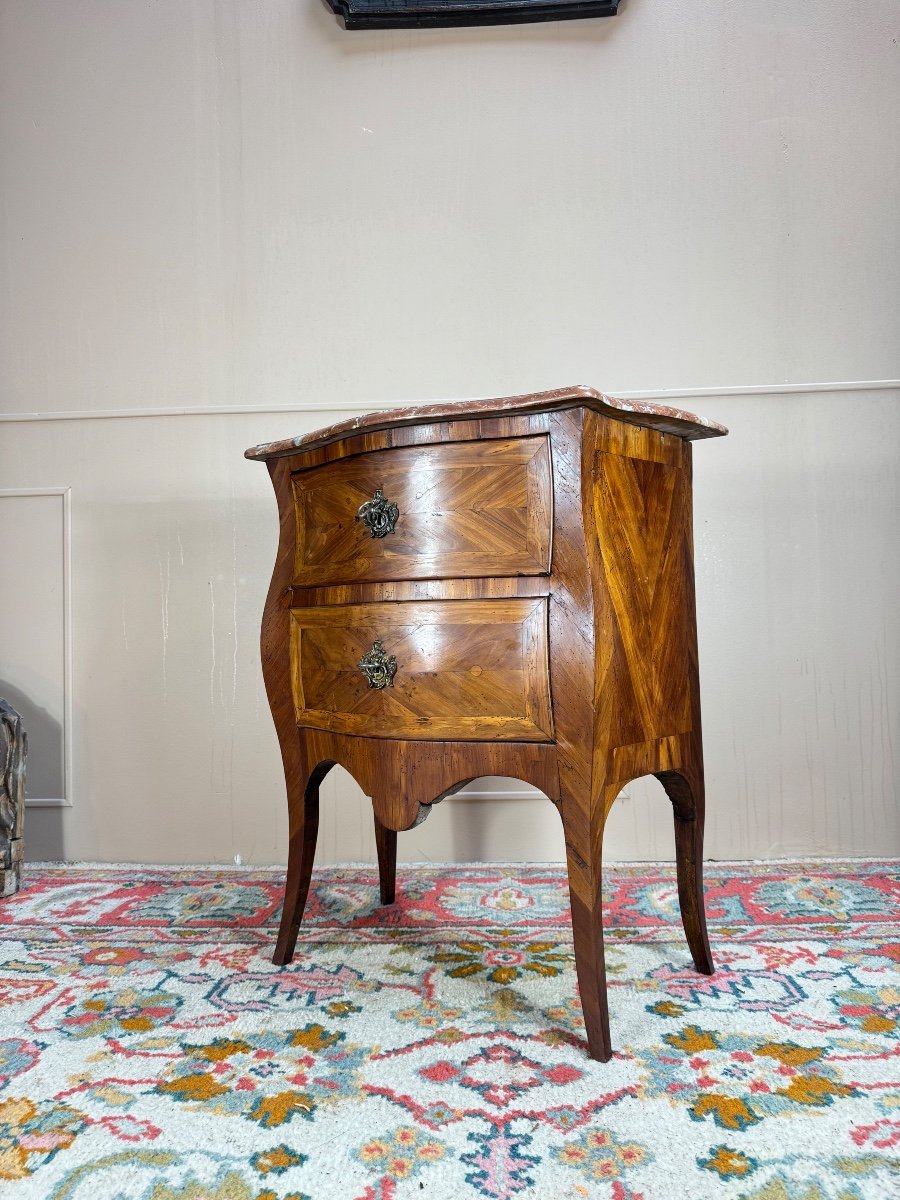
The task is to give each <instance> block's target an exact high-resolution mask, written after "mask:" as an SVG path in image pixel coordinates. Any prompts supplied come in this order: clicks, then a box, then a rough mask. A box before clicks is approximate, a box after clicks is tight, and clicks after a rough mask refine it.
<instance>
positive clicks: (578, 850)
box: [560, 800, 612, 1062]
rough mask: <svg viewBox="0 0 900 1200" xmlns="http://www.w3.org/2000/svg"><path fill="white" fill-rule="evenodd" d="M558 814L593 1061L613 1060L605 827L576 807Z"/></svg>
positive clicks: (563, 808) (567, 806)
mask: <svg viewBox="0 0 900 1200" xmlns="http://www.w3.org/2000/svg"><path fill="white" fill-rule="evenodd" d="M560 811H561V813H562V818H563V830H564V833H565V838H566V863H567V866H568V872H569V899H570V902H571V906H572V933H573V936H574V942H575V971H576V974H577V976H578V990H579V993H580V996H581V1010H582V1012H583V1013H584V1024H585V1030H586V1032H587V1040H588V1046H589V1047H590V1052H591V1058H594V1059H597V1061H598V1062H607V1061H608V1060H609V1059H610V1058H611V1057H612V1043H611V1042H610V1037H609V1006H608V1003H607V997H606V962H605V959H604V955H603V894H602V842H603V829H602V824H600V825H599V826H597V827H592V826H593V824H594V823H593V822H592V821H591V819H590V818H589V817H588V816H586V814H585V813H584V811H583V810H581V809H580V808H579V807H578V806H577V804H575V803H570V804H567V802H566V800H563V802H562V804H561V806H560Z"/></svg>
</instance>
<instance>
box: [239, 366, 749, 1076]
mask: <svg viewBox="0 0 900 1200" xmlns="http://www.w3.org/2000/svg"><path fill="white" fill-rule="evenodd" d="M725 432H726V430H725V429H723V428H722V427H721V426H719V425H715V424H713V423H711V422H708V421H704V420H702V419H701V418H698V417H695V416H693V415H692V414H690V413H684V412H681V411H679V410H677V409H671V408H664V407H661V406H657V405H650V404H632V405H628V404H625V403H624V402H622V401H618V400H615V399H613V398H611V397H607V396H603V395H601V394H600V393H599V392H595V391H594V390H593V389H590V388H582V387H576V388H566V389H560V390H559V391H555V392H543V393H537V394H535V395H530V396H515V397H508V398H504V399H501V400H490V401H468V402H461V403H458V404H444V405H430V406H427V407H422V408H407V409H398V410H396V411H395V412H392V413H373V414H371V415H369V416H367V417H363V418H357V419H355V420H353V421H347V422H344V423H342V424H341V425H336V426H333V427H332V428H331V429H328V430H323V431H320V432H318V433H315V434H311V435H308V436H306V437H302V438H297V439H292V440H289V441H282V442H272V443H269V444H268V445H265V446H257V447H254V448H253V449H251V450H248V451H247V457H248V458H253V459H261V460H264V461H265V462H266V463H267V465H268V468H269V472H270V474H271V477H272V482H273V484H274V487H275V494H276V497H277V499H278V508H279V515H280V524H281V536H280V541H279V546H278V554H277V559H276V563H275V570H274V573H273V576H272V583H271V586H270V589H269V595H268V599H267V601H266V607H265V612H264V615H263V624H262V662H263V673H264V676H265V682H266V689H267V692H268V696H269V703H270V705H271V708H272V715H273V718H274V721H275V726H276V729H277V732H278V737H279V742H280V745H281V753H282V758H283V761H284V770H285V779H286V783H287V793H288V808H289V815H290V849H289V861H288V873H287V883H286V888H285V901H284V911H283V915H282V921H281V928H280V931H279V935H278V943H277V947H276V951H275V961H276V962H279V963H284V962H288V961H289V960H290V958H291V957H292V955H293V951H294V944H295V941H296V938H297V931H298V928H299V925H300V921H301V919H302V916H303V908H304V905H305V902H306V895H307V891H308V888H309V879H310V872H311V871H312V864H313V855H314V853H315V843H316V830H317V825H318V804H319V784H320V783H321V781H322V779H323V777H324V776H325V774H326V773H327V772H328V770H329V769H330V768H331V767H332V766H334V765H335V764H336V763H340V764H341V765H342V766H343V767H345V768H346V769H347V770H348V771H349V772H350V774H351V775H353V776H354V777H355V778H356V780H357V782H358V783H359V784H360V786H361V787H362V788H363V790H364V791H365V792H367V793H368V794H369V795H371V797H372V804H373V808H374V817H375V834H376V843H377V847H378V862H379V868H380V873H381V899H382V902H383V903H386V904H388V903H391V902H392V900H393V898H394V887H395V882H394V881H395V872H396V847H397V831H398V830H403V829H409V828H410V827H411V826H413V825H415V824H416V823H417V821H419V820H420V819H421V817H422V816H423V815H425V814H426V813H427V811H428V806H430V805H431V804H433V803H434V802H435V801H437V800H439V799H441V798H443V797H444V796H447V795H449V794H451V793H452V792H454V791H456V790H458V789H459V788H461V787H462V786H463V785H464V784H466V783H468V782H470V781H471V780H472V779H476V778H478V777H480V776H483V775H504V776H513V777H515V778H519V779H522V780H525V781H526V782H528V783H531V784H534V785H535V786H536V787H538V788H539V789H540V790H541V791H542V792H544V793H545V794H546V795H547V796H548V797H549V798H550V799H551V800H552V801H553V803H554V804H555V805H556V807H557V809H558V810H559V813H560V816H561V818H562V823H563V831H564V835H565V845H566V859H567V865H568V873H569V889H570V898H571V905H572V925H573V930H574V940H575V962H576V969H577V975H578V983H579V990H580V994H581V1003H582V1008H583V1010H584V1016H585V1024H586V1029H587V1037H588V1043H589V1047H590V1052H591V1054H592V1056H593V1057H594V1058H597V1059H601V1060H606V1059H608V1058H609V1057H610V1054H611V1045H610V1037H609V1017H608V1011H607V1002H606V979H605V970H604V961H603V928H602V914H601V859H602V840H603V827H604V824H605V822H606V816H607V814H608V812H609V810H610V808H611V807H612V804H613V801H614V800H615V798H616V795H617V794H618V793H619V791H620V790H621V789H622V788H623V787H624V786H625V784H627V783H628V782H629V781H630V780H632V779H634V778H636V777H638V776H640V775H647V774H653V775H655V776H656V777H657V778H658V779H659V780H660V781H661V783H662V785H663V787H664V788H665V790H666V792H667V794H668V796H669V798H670V800H671V801H672V806H673V809H674V815H675V843H676V855H677V863H678V895H679V901H680V905H681V915H682V920H683V923H684V929H685V933H686V935H687V941H688V945H689V947H690V950H691V954H692V956H693V960H694V965H695V966H696V968H697V970H698V971H701V972H703V973H704V974H711V973H712V971H713V963H712V957H711V955H710V950H709V941H708V938H707V933H706V918H705V914H704V908H703V884H702V852H703V813H704V792H703V754H702V748H701V739H700V701H699V690H698V678H697V637H696V624H695V614H694V573H693V545H692V532H691V444H690V443H691V441H692V440H694V439H696V438H704V437H716V436H720V435H722V434H724V433H725ZM367 506H368V510H367ZM371 513H375V516H372V515H371ZM367 522H368V524H367Z"/></svg>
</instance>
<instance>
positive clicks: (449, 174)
mask: <svg viewBox="0 0 900 1200" xmlns="http://www.w3.org/2000/svg"><path fill="white" fill-rule="evenodd" d="M0 17H2V28H0V155H2V173H3V193H4V212H5V223H4V227H3V234H2V253H3V261H2V273H3V278H4V282H5V285H6V286H5V288H4V289H3V293H2V297H0V304H2V306H3V312H2V321H0V329H2V334H0V336H2V338H3V346H2V363H0V371H2V404H3V412H4V413H5V414H6V418H9V417H15V418H16V419H14V420H7V419H6V418H5V419H4V420H5V423H3V424H0V514H2V519H3V520H4V521H5V522H6V521H7V514H8V513H9V512H13V511H15V512H21V511H22V506H23V505H24V506H30V507H28V511H29V516H28V517H27V518H26V519H25V521H24V528H23V533H22V536H21V539H20V544H19V549H20V550H21V552H22V559H21V561H22V563H23V568H22V577H23V580H24V582H23V583H22V585H21V586H17V587H16V588H12V587H11V586H10V587H7V588H6V589H5V590H4V591H3V593H2V597H3V600H4V603H3V606H2V621H3V627H2V631H0V632H2V644H0V650H2V652H3V658H4V660H5V661H4V665H3V670H2V671H0V679H3V680H4V682H5V683H6V684H7V685H8V686H10V687H11V688H14V689H15V688H18V689H19V691H20V692H23V693H25V692H27V693H28V694H29V695H30V696H31V697H32V701H33V704H34V705H35V706H36V708H37V710H39V712H40V713H41V714H43V716H42V717H41V720H40V721H38V722H37V725H38V727H39V728H40V729H41V730H43V731H44V734H43V737H42V744H33V750H32V754H33V760H34V762H35V763H36V764H40V772H39V773H38V774H37V778H38V779H40V778H41V774H43V777H44V778H47V777H48V771H47V764H48V763H54V764H56V769H55V770H56V774H55V778H57V779H58V778H60V777H61V776H62V777H64V778H63V780H62V782H63V790H64V792H65V795H64V797H63V798H64V799H65V800H66V801H67V803H68V806H66V807H61V806H58V805H51V806H45V807H41V806H34V807H32V808H31V809H30V811H29V814H28V828H27V838H28V848H29V853H30V855H31V857H40V856H57V855H59V856H65V857H69V858H92V859H125V860H131V859H143V860H146V861H166V860H172V861H226V862H227V861H231V860H232V859H233V857H234V856H235V855H241V856H242V858H243V859H244V860H245V861H256V862H267V861H279V860H282V859H283V858H284V855H285V835H286V821H285V816H284V813H283V811H282V810H283V793H282V789H283V784H282V781H281V778H280V764H279V761H278V754H277V747H276V742H275V737H274V732H273V731H272V729H271V725H270V720H269V715H268V710H267V707H266V702H265V696H264V692H263V689H262V683H261V678H260V674H259V669H258V661H257V629H258V621H259V614H260V611H261V607H262V600H263V596H264V593H265V588H266V585H267V582H268V576H269V573H270V570H271V563H272V559H273V554H274V546H275V532H276V529H275V513H274V503H273V500H272V497H271V495H270V490H269V484H268V479H267V476H266V472H265V470H264V468H262V467H260V466H259V465H257V464H250V463H246V462H245V461H244V460H243V459H242V457H241V453H242V451H243V449H244V448H245V447H246V446H248V445H250V444H252V443H255V442H258V441H263V440H267V439H269V438H273V437H278V436H281V435H284V434H288V433H298V432H302V431H303V430H306V429H313V428H315V427H317V426H319V425H323V424H327V423H329V422H330V421H331V420H332V419H333V414H335V413H336V412H337V411H339V410H340V411H350V410H352V411H365V409H367V408H370V407H373V406H377V405H384V404H392V403H395V402H401V403H402V402H404V401H413V400H423V399H425V400H427V399H437V398H444V397H448V396H466V395H475V394H481V395H490V394H495V395H499V394H504V393H509V392H513V391H517V390H530V389H535V388H540V387H544V386H553V385H558V384H562V383H571V382H576V381H578V382H586V383H592V384H595V385H598V386H601V387H603V388H605V389H607V390H610V391H616V392H620V393H621V392H622V391H626V392H632V393H634V392H652V393H654V394H658V393H660V392H661V391H663V390H665V389H675V390H680V391H683V392H685V393H688V394H690V395H691V396H692V400H691V401H690V402H687V401H685V403H687V404H688V407H691V405H693V406H694V407H695V408H697V409H699V410H700V411H702V412H704V413H706V414H708V415H709V416H712V417H715V418H716V419H718V420H722V421H724V422H725V423H726V424H728V425H730V426H731V428H732V434H731V436H730V437H729V438H728V439H726V440H724V441H721V442H711V443H706V444H701V445H699V446H698V447H697V449H696V455H695V462H696V508H697V512H696V518H697V548H698V600H699V606H700V628H701V655H702V672H703V688H704V710H705V734H706V742H707V764H708V774H709V784H710V808H711V813H710V830H709V850H710V853H711V854H712V855H713V856H715V857H743V856H747V855H767V854H773V855H778V854H792V853H801V854H802V853H821V852H826V853H840V852H851V853H861V854H865V853H882V852H885V851H894V852H897V851H898V849H900V829H898V805H897V799H898V797H897V780H896V773H895V764H894V758H893V755H894V753H895V752H894V749H893V747H894V746H896V744H897V734H898V716H897V712H898V699H900V697H898V683H897V664H898V662H900V620H898V615H897V608H898V606H897V602H896V601H897V596H898V594H900V588H898V584H900V578H898V575H900V568H898V555H897V547H896V527H897V518H898V514H900V503H898V500H900V495H898V489H900V483H898V481H900V472H898V446H900V421H898V409H897V402H898V393H897V388H896V385H894V386H893V387H891V386H880V387H873V386H871V385H870V384H866V382H865V381H867V380H868V381H871V380H891V379H895V378H896V377H897V376H900V363H898V357H900V356H898V350H897V338H896V332H897V329H898V326H900V321H898V317H900V303H898V297H900V254H898V246H897V240H898V232H897V231H898V211H897V208H898V206H897V196H898V194H900V154H898V149H900V147H898V141H900V137H898V127H897V123H896V122H895V121H892V120H889V119H887V114H891V113H893V112H895V111H896V110H897V107H898V101H900V86H898V81H900V72H898V70H897V54H898V50H897V41H898V34H900V8H898V7H897V5H896V4H894V3H893V2H892V0H882V2H880V3H878V2H875V3H872V4H870V5H868V6H867V8H866V12H865V15H864V17H862V18H860V19H858V20H851V19H849V18H848V16H847V12H846V8H845V5H843V4H842V3H838V2H837V0H823V2H822V3H820V4H817V5H815V6H811V5H809V4H808V3H807V2H806V0H787V2H786V3H784V4H781V5H779V6H777V8H774V9H772V10H770V11H768V12H761V11H760V10H759V9H758V8H754V7H753V6H748V5H721V4H717V3H713V2H712V0H710V2H709V3H706V4H703V3H701V4H695V5H690V6H685V5H684V4H682V3H675V0H656V2H654V3H650V2H649V0H629V4H628V5H627V7H625V8H623V12H622V14H621V15H620V16H619V17H617V18H615V19H614V20H610V21H605V22H571V23H562V24H558V25H546V26H535V27H511V28H505V29H488V30H457V31H446V32H421V31H420V32H416V31H398V32H395V33H371V34H370V33H355V34H348V33H346V32H344V31H343V30H341V29H339V28H338V27H337V26H336V25H335V24H334V22H333V21H332V19H331V18H330V17H329V15H328V13H327V12H326V11H325V10H324V8H323V7H321V6H320V5H319V4H318V3H315V2H313V0H309V2H308V3H307V2H306V0H268V2H267V3H266V4H262V5H261V4H246V3H244V0H228V2H225V0H223V2H220V3H211V2H206V3H204V2H199V0H198V2H197V3H194V4H192V5H188V4H186V3H184V2H183V0H171V2H168V3H166V2H164V3H159V4H155V5H152V6H147V5H144V4H142V3H137V0H115V2H113V0H109V2H108V3H103V2H101V0H84V2H83V3H80V4H72V3H70V2H69V0H52V2H50V0H5V2H4V3H3V5H2V7H0ZM757 385H758V386H757ZM825 385H829V386H825ZM830 385H838V387H837V390H835V389H834V388H832V387H831V386H830ZM704 390H709V392H711V394H706V395H704ZM731 390H733V391H734V393H735V394H730V392H731ZM185 410H189V411H187V412H186V411H185ZM229 410H230V411H229ZM48 418H52V419H48ZM65 489H71V491H70V492H66V490H65ZM35 491H37V492H43V493H49V494H43V495H34V494H29V495H25V496H23V495H22V494H21V493H22V492H26V493H34V492H35ZM69 503H70V504H71V508H70V509H69ZM3 506H5V507H3ZM69 511H70V512H71V521H68V519H67V514H68V513H69ZM5 533H6V538H5V540H6V541H7V543H9V542H10V540H12V541H15V540H16V539H15V538H14V536H13V537H12V538H11V535H10V533H9V527H8V524H7V525H5ZM69 563H70V564H71V569H70V570H69V567H68V564H69ZM29 588H30V589H31V591H30V593H29ZM48 596H49V598H48ZM10 597H11V598H10ZM61 629H62V636H61V634H60V630H61ZM36 646H37V647H40V654H38V651H36V650H34V649H33V648H34V647H36ZM30 647H31V648H30ZM38 659H40V661H39V662H38V665H37V666H36V665H35V663H36V661H37V660H38ZM54 730H56V737H55V738H54ZM61 763H64V769H63V767H62V766H60V764H61ZM48 786H49V785H48ZM498 789H499V790H501V791H503V792H505V793H507V794H506V795H505V797H504V798H495V799H480V800H476V799H462V798H456V799H453V800H450V801H448V802H446V803H445V804H444V805H442V806H441V807H440V808H439V809H437V810H436V811H435V813H434V814H433V815H432V817H431V818H430V820H429V821H428V822H427V823H426V824H425V825H424V826H422V827H420V828H419V829H417V830H415V831H413V832H410V833H408V834H406V835H405V836H404V838H403V839H401V852H403V853H404V854H405V856H406V857H407V858H412V859H421V858H436V859H438V858H451V859H452V858H459V859H465V858H510V857H512V858H519V857H521V858H548V857H556V856H558V855H560V853H561V850H562V838H561V834H560V831H559V829H558V827H557V818H556V814H555V813H554V811H553V809H552V806H550V805H549V803H548V802H547V801H546V800H543V799H541V798H540V797H537V798H529V797H528V796H527V794H525V789H523V788H522V787H521V785H516V784H514V783H512V782H509V781H503V782H501V783H490V782H489V783H482V784H479V785H476V787H475V789H474V790H475V791H476V792H487V793H491V792H496V791H497V790H498ZM654 789H656V785H651V784H647V785H643V784H641V785H634V786H633V787H632V788H631V789H630V796H629V798H628V799H625V800H622V801H621V802H620V804H619V806H617V810H616V811H615V812H614V815H613V818H612V822H611V825H610V827H609V832H608V836H607V852H608V854H609V855H610V856H611V857H622V858H635V857H647V856H659V857H663V856H668V855H669V854H670V852H671V833H670V816H669V812H668V811H667V807H666V803H665V801H664V799H663V798H662V794H661V792H659V790H658V789H656V790H654ZM33 798H34V799H37V800H39V799H41V798H42V797H40V796H35V797H33ZM43 798H44V799H46V798H47V797H43ZM57 799H58V797H57ZM325 799H326V803H325V806H324V817H323V828H322V834H321V839H320V860H321V861H324V860H327V859H359V858H371V857H372V856H373V852H374V847H373V843H372V838H371V833H370V829H369V817H368V814H367V811H366V802H365V800H364V798H363V797H361V796H360V794H359V792H358V790H357V789H356V788H355V785H353V784H352V781H350V780H349V779H348V778H347V777H346V776H342V775H341V776H339V775H337V774H336V773H335V774H333V776H332V777H330V779H329V780H328V781H327V782H326V785H325Z"/></svg>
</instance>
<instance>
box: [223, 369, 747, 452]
mask: <svg viewBox="0 0 900 1200" xmlns="http://www.w3.org/2000/svg"><path fill="white" fill-rule="evenodd" d="M581 407H584V408H593V409H596V411H597V412H602V413H605V414H606V415H607V416H610V417H616V418H617V419H618V420H620V421H627V422H628V423H629V424H631V425H646V426H649V427H650V428H652V429H658V430H660V432H662V433H673V434H675V435H676V436H677V437H681V438H685V439H687V440H693V439H696V438H708V437H722V436H723V435H724V434H726V433H727V432H728V430H727V429H726V428H725V426H724V425H719V424H717V423H716V422H715V421H710V420H707V418H706V417H698V416H695V415H694V413H689V412H684V411H682V409H680V408H670V407H668V405H665V404H650V403H648V402H646V401H643V400H617V399H616V398H615V396H604V395H603V393H602V392H598V391H596V390H595V389H594V388H590V387H582V386H576V387H568V388H557V389H556V390H555V391H551V392H533V393H531V394H530V395H524V396H503V397H501V398H500V399H498V400H450V401H444V402H442V403H440V404H421V405H410V406H409V407H407V408H392V409H390V410H386V411H383V412H372V413H366V415H365V416H362V417H351V418H350V420H348V421H340V422H339V423H338V424H337V425H329V426H328V428H327V429H317V430H315V431H314V432H313V433H304V434H301V435H300V436H298V437H294V438H283V439H281V440H280V441H277V442H265V443H263V444H262V445H260V446H251V447H250V449H249V450H246V451H245V452H244V457H245V458H253V459H267V458H280V457H281V456H282V455H285V454H296V453H297V451H298V450H317V449H318V448H319V447H320V446H326V445H328V443H329V442H335V441H338V440H339V439H340V438H345V437H350V436H352V435H353V434H354V433H374V432H376V431H377V430H380V429H390V428H391V427H392V426H397V425H423V424H429V423H431V422H434V421H447V420H454V419H457V418H459V419H466V418H485V417H504V416H510V415H514V414H519V413H521V414H523V415H524V414H529V413H540V412H553V411H555V410H558V409H562V408H581Z"/></svg>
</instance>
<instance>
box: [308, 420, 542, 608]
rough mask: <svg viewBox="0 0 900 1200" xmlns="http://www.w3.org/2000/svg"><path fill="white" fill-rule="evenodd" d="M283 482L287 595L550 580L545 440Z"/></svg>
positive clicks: (344, 464)
mask: <svg viewBox="0 0 900 1200" xmlns="http://www.w3.org/2000/svg"><path fill="white" fill-rule="evenodd" d="M292 483H293V489H294V506H295V512H296V520H297V559H296V564H295V572H294V583H295V585H297V586H300V587H304V586H306V587H309V586H316V585H321V584H330V583H356V582H362V581H367V580H368V581H374V582H378V581H380V580H392V579H440V578H443V579H446V578H460V577H461V578H487V577H490V576H500V575H546V574H548V573H549V571H550V528H551V504H552V491H551V479H550V446H549V439H548V438H547V437H546V436H539V437H524V438H501V439H496V440H493V439H485V440H483V441H479V442H446V443H443V444H440V445H433V446H410V447H403V448H400V449H397V450H376V451H373V452H372V453H370V454H360V455H356V456H354V457H352V458H344V459H338V460H337V461H336V462H333V463H326V464H325V465H323V466H320V467H313V468H312V469H310V470H308V471H298V472H297V473H296V474H295V475H294V477H293V480H292ZM376 492H380V493H381V496H382V497H383V501H378V500H376ZM370 501H371V502H373V505H374V511H373V510H370V512H369V513H364V514H363V516H364V518H365V519H359V518H358V514H359V511H360V509H361V508H362V506H363V505H365V504H366V503H368V502H370ZM390 506H396V510H394V509H391V508H390ZM379 510H380V515H381V519H382V521H383V522H384V523H383V524H381V525H380V526H379V524H378V517H379ZM395 513H396V515H395ZM392 518H393V520H392ZM366 519H368V520H369V522H370V525H367V524H366ZM391 525H393V528H392V530H391V531H390V532H385V530H386V529H387V528H389V527H390V526H391ZM370 526H371V527H370ZM375 534H381V535H382V536H374V535H375Z"/></svg>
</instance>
